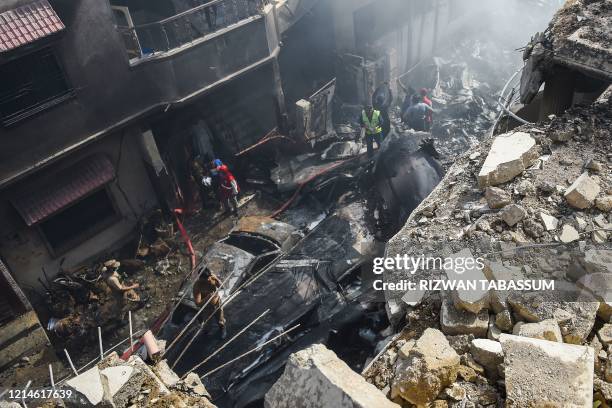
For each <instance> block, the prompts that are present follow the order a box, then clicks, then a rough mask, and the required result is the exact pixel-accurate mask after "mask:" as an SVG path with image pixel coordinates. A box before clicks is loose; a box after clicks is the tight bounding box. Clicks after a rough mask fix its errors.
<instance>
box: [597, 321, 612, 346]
mask: <svg viewBox="0 0 612 408" xmlns="http://www.w3.org/2000/svg"><path fill="white" fill-rule="evenodd" d="M597 336H598V337H599V340H600V341H601V343H602V344H604V345H606V346H608V345H610V344H612V324H609V323H606V324H604V325H603V326H602V327H601V329H599V331H598V332H597Z"/></svg>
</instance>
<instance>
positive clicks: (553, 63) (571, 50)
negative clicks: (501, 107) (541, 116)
mask: <svg viewBox="0 0 612 408" xmlns="http://www.w3.org/2000/svg"><path fill="white" fill-rule="evenodd" d="M611 33H612V2H611V1H610V0H595V1H588V0H577V1H568V2H566V3H565V4H564V6H563V7H562V8H561V9H560V10H559V11H558V12H557V13H556V14H555V16H554V17H553V19H552V21H551V22H550V24H549V26H548V28H547V29H546V30H545V31H544V32H543V33H537V34H536V35H535V36H533V37H532V39H531V41H530V42H529V44H528V45H527V46H526V47H525V50H524V53H523V59H524V60H525V69H524V70H523V73H522V77H521V102H522V103H529V102H531V101H532V100H533V98H534V97H535V96H536V95H537V93H538V90H539V89H540V86H541V85H542V83H543V82H545V81H546V79H547V78H549V79H550V78H553V79H554V77H555V76H556V75H558V71H559V69H560V68H561V69H562V68H563V67H568V68H570V69H572V70H575V71H576V72H581V73H584V74H586V75H588V76H592V77H594V78H598V79H603V80H605V81H607V82H608V83H609V82H610V79H611V78H612V74H611V73H612V63H611V62H610V61H612V59H611V55H612V46H611V44H612V38H611V36H612V34H611ZM566 86H568V87H569V86H573V84H571V83H567V84H566Z"/></svg>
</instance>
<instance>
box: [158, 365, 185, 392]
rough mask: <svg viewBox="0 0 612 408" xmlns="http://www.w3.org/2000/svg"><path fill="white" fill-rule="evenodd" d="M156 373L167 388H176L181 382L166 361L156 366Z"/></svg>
mask: <svg viewBox="0 0 612 408" xmlns="http://www.w3.org/2000/svg"><path fill="white" fill-rule="evenodd" d="M154 371H155V373H156V374H157V376H158V377H159V379H160V380H161V381H162V382H163V383H164V385H165V386H166V387H169V388H171V387H174V386H175V385H176V383H178V382H179V381H180V378H179V376H178V375H176V373H175V372H174V371H172V369H171V368H170V366H168V362H167V361H166V360H161V361H160V362H158V363H157V364H155V367H154Z"/></svg>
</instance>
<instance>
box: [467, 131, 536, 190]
mask: <svg viewBox="0 0 612 408" xmlns="http://www.w3.org/2000/svg"><path fill="white" fill-rule="evenodd" d="M538 156H539V148H538V145H537V144H536V141H535V139H534V138H533V137H532V136H531V135H530V134H529V133H525V132H513V133H505V134H503V135H499V136H497V137H496V138H495V140H494V141H493V144H492V145H491V150H490V151H489V155H488V156H487V158H486V159H485V162H484V164H483V165H482V168H481V169H480V172H479V173H478V184H479V185H480V187H482V188H484V187H487V186H494V185H498V184H502V183H505V182H507V181H510V180H512V179H513V178H514V177H516V176H518V175H519V174H521V173H522V172H523V171H525V169H526V168H528V167H529V166H531V165H532V164H533V163H534V162H535V160H536V159H537V158H538Z"/></svg>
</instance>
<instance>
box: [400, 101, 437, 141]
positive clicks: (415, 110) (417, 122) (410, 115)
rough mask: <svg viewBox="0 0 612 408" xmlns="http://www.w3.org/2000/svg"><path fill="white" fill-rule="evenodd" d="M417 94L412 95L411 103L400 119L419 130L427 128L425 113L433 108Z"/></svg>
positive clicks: (422, 130)
mask: <svg viewBox="0 0 612 408" xmlns="http://www.w3.org/2000/svg"><path fill="white" fill-rule="evenodd" d="M421 100H422V99H421V97H420V96H419V95H412V105H410V107H409V108H408V109H406V112H404V114H403V115H402V120H403V121H404V123H406V124H407V125H408V126H410V127H411V128H412V129H414V130H416V131H420V132H425V131H427V130H428V126H427V115H428V113H429V112H433V109H432V108H431V107H430V106H429V105H427V104H426V103H424V102H422V101H421Z"/></svg>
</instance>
